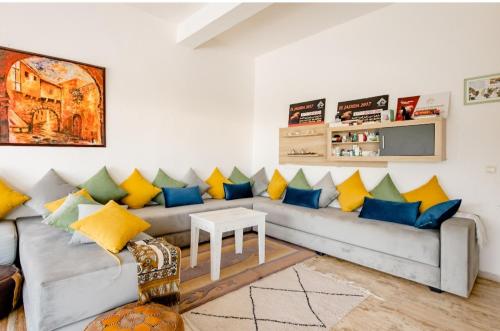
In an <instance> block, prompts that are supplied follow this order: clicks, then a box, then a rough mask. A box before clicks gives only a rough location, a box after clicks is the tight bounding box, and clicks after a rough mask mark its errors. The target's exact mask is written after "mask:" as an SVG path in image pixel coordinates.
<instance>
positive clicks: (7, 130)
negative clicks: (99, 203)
mask: <svg viewBox="0 0 500 331" xmlns="http://www.w3.org/2000/svg"><path fill="white" fill-rule="evenodd" d="M105 74H106V72H105V69H104V68H102V67H98V66H94V65H90V64H86V63H81V62H76V61H71V60H65V59H60V58H56V57H51V56H46V55H40V54H35V53H29V52H25V51H20V50H15V49H10V48H5V47H0V145H18V146H75V147H105V146H106V116H105V104H106V103H105Z"/></svg>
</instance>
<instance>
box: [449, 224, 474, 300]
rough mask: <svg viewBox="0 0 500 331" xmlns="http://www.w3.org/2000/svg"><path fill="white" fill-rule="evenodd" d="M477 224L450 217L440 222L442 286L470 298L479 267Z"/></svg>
mask: <svg viewBox="0 0 500 331" xmlns="http://www.w3.org/2000/svg"><path fill="white" fill-rule="evenodd" d="M475 234H476V224H475V223H474V221H472V220H469V219H463V218H451V219H449V220H447V221H445V222H444V223H443V224H442V225H441V287H440V288H441V289H442V290H443V291H446V292H450V293H454V294H457V295H461V296H463V297H468V296H469V294H470V291H471V290H472V287H473V286H474V282H475V280H476V277H477V273H478V270H479V247H478V245H477V242H476V236H475Z"/></svg>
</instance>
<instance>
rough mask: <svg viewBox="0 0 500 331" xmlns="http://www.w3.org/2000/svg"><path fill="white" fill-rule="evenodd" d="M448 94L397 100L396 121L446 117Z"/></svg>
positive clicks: (448, 104)
mask: <svg viewBox="0 0 500 331" xmlns="http://www.w3.org/2000/svg"><path fill="white" fill-rule="evenodd" d="M449 106H450V92H444V93H435V94H427V95H417V96H413V97H405V98H399V99H398V105H397V108H396V121H406V120H412V119H417V118H427V117H437V116H441V117H443V118H446V117H448V109H449Z"/></svg>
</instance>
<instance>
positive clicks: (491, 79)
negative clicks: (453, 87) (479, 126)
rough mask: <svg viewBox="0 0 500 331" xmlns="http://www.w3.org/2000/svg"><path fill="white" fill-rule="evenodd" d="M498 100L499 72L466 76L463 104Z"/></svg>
mask: <svg viewBox="0 0 500 331" xmlns="http://www.w3.org/2000/svg"><path fill="white" fill-rule="evenodd" d="M498 101H500V74H493V75H486V76H479V77H472V78H466V79H465V80H464V104H465V105H474V104H478V103H486V102H498Z"/></svg>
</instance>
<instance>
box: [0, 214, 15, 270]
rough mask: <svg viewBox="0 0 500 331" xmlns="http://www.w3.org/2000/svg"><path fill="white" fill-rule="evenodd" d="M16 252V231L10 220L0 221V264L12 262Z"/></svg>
mask: <svg viewBox="0 0 500 331" xmlns="http://www.w3.org/2000/svg"><path fill="white" fill-rule="evenodd" d="M16 253H17V231H16V225H15V224H14V222H12V221H5V220H4V221H0V265H9V264H12V263H14V260H15V259H16Z"/></svg>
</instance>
